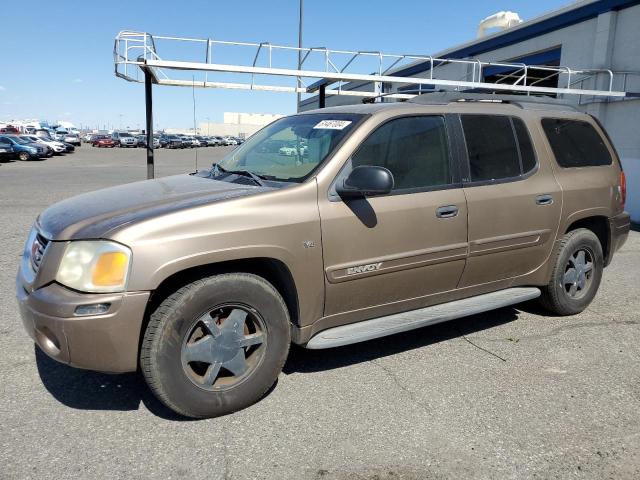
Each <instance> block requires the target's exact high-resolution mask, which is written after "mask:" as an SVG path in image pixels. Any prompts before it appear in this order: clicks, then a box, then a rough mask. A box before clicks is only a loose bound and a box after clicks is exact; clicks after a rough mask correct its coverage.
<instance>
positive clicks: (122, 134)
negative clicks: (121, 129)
mask: <svg viewBox="0 0 640 480" xmlns="http://www.w3.org/2000/svg"><path fill="white" fill-rule="evenodd" d="M118 135H120V136H121V137H130V136H131V135H129V134H128V133H119V134H118Z"/></svg>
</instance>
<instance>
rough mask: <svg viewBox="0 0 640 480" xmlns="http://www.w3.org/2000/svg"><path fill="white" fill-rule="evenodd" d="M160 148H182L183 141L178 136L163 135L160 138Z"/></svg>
mask: <svg viewBox="0 0 640 480" xmlns="http://www.w3.org/2000/svg"><path fill="white" fill-rule="evenodd" d="M160 146H161V147H164V148H182V139H181V138H180V137H178V136H177V135H163V136H161V137H160Z"/></svg>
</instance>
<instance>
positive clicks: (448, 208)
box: [436, 205, 458, 218]
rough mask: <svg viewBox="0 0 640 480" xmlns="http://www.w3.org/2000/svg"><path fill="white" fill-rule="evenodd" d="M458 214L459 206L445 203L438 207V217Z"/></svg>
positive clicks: (449, 216)
mask: <svg viewBox="0 0 640 480" xmlns="http://www.w3.org/2000/svg"><path fill="white" fill-rule="evenodd" d="M456 215H458V207H456V206H455V205H444V206H442V207H438V208H437V209H436V217H438V218H451V217H455V216H456Z"/></svg>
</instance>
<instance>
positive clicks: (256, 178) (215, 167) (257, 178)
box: [212, 163, 267, 187]
mask: <svg viewBox="0 0 640 480" xmlns="http://www.w3.org/2000/svg"><path fill="white" fill-rule="evenodd" d="M218 172H222V173H233V174H235V175H242V176H243V177H248V178H250V179H251V180H253V181H254V182H256V184H258V185H259V186H261V187H264V186H265V184H264V182H263V181H262V180H263V179H264V180H266V179H267V177H266V176H263V175H258V174H256V173H253V172H250V171H249V170H227V169H226V168H223V167H221V166H220V165H218V164H217V163H214V164H213V172H212V173H213V176H214V177H217V176H218Z"/></svg>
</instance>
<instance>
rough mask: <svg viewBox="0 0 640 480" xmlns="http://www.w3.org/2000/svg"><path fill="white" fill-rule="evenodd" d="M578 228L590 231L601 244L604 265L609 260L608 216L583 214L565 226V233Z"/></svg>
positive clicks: (609, 233)
mask: <svg viewBox="0 0 640 480" xmlns="http://www.w3.org/2000/svg"><path fill="white" fill-rule="evenodd" d="M579 228H585V229H587V230H590V231H592V232H593V233H594V234H595V236H596V237H598V240H600V245H601V246H602V254H603V257H604V264H605V266H607V265H609V262H610V261H611V227H610V225H609V218H608V217H606V216H604V215H591V216H585V217H582V218H580V219H577V220H573V222H572V223H571V224H570V225H569V226H568V227H567V228H566V230H565V234H566V233H569V232H571V231H573V230H577V229H579Z"/></svg>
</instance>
